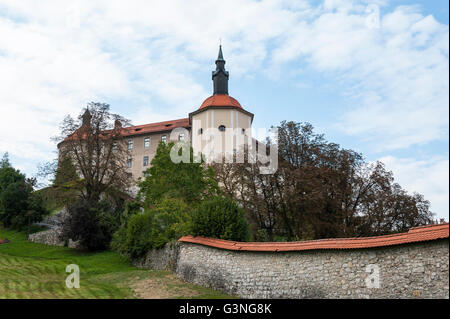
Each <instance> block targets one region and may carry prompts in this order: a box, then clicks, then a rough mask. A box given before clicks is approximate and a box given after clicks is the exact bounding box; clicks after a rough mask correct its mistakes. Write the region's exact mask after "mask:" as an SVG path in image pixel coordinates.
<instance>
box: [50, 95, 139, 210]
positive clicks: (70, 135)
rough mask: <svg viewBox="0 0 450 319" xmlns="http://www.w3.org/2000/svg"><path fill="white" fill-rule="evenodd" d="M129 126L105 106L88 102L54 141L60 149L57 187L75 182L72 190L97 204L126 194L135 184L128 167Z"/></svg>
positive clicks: (66, 120) (70, 119) (63, 127)
mask: <svg viewBox="0 0 450 319" xmlns="http://www.w3.org/2000/svg"><path fill="white" fill-rule="evenodd" d="M128 125H129V121H128V120H127V119H125V118H123V117H122V116H120V115H118V114H113V113H111V112H110V111H109V105H108V104H104V103H89V104H88V106H87V108H86V110H85V112H84V113H83V114H80V115H79V116H78V118H77V119H73V118H72V117H71V116H67V117H66V118H65V119H64V121H63V123H62V125H61V134H60V136H58V137H56V138H55V141H57V142H58V149H59V160H58V169H57V170H56V176H55V181H54V183H55V186H58V187H61V188H67V186H68V185H67V183H72V184H71V188H72V189H75V190H77V191H78V194H79V195H80V196H81V198H83V200H85V201H87V202H98V200H99V199H100V198H101V196H102V195H104V194H106V193H107V192H110V191H111V190H114V191H126V190H127V189H128V187H129V186H130V183H131V182H132V181H131V176H130V174H129V173H128V171H127V168H126V165H125V163H126V160H127V159H128V157H129V156H130V153H129V151H128V148H127V143H126V138H125V135H126V132H127V128H126V126H128ZM74 171H75V172H76V174H77V175H78V177H79V178H76V177H75V174H74Z"/></svg>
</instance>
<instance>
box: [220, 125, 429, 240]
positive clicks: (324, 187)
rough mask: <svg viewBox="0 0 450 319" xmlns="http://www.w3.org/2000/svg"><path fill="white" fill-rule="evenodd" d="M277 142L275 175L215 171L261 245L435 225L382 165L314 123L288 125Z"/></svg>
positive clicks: (425, 207) (246, 166) (232, 168)
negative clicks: (243, 211)
mask: <svg viewBox="0 0 450 319" xmlns="http://www.w3.org/2000/svg"><path fill="white" fill-rule="evenodd" d="M271 142H272V143H277V144H278V151H279V153H278V155H279V159H278V163H279V165H278V170H277V171H276V172H275V174H271V175H264V174H261V173H260V171H259V165H258V164H250V163H248V162H245V163H243V164H216V165H215V166H214V168H215V170H216V172H217V179H218V182H219V185H221V186H222V188H223V189H224V192H226V193H228V194H229V195H231V196H233V197H234V198H235V199H236V200H238V201H239V202H240V203H241V204H242V205H243V207H244V208H245V209H246V212H247V215H248V217H249V218H250V220H251V222H252V224H253V235H254V239H256V240H274V239H275V240H276V239H285V240H305V239H320V238H330V237H355V236H373V235H381V234H390V233H393V232H399V231H405V230H407V229H408V228H410V227H414V226H419V225H424V224H427V223H430V222H432V216H433V214H432V213H431V212H430V211H429V202H428V201H426V200H425V199H424V198H423V196H422V195H420V194H414V195H409V194H408V193H407V192H406V191H404V190H403V189H402V188H401V187H400V185H398V184H396V183H394V179H393V175H392V173H391V172H389V171H386V169H385V167H384V165H383V164H382V163H380V162H376V163H373V164H369V163H366V162H365V161H364V160H363V157H362V155H361V154H358V153H356V152H354V151H352V150H347V149H342V148H340V146H339V145H338V144H335V143H330V142H327V141H326V140H325V138H324V136H323V135H321V134H315V133H314V132H313V127H312V126H311V125H310V124H308V123H306V124H302V123H294V122H282V123H281V124H280V126H279V127H278V140H277V141H271ZM246 156H247V155H246ZM246 156H245V158H247V157H246Z"/></svg>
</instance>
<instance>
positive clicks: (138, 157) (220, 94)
mask: <svg viewBox="0 0 450 319" xmlns="http://www.w3.org/2000/svg"><path fill="white" fill-rule="evenodd" d="M228 80H229V73H228V71H226V70H225V60H224V58H223V54H222V47H221V46H220V47H219V55H218V57H217V60H216V70H215V71H213V72H212V81H213V95H211V96H210V97H208V98H207V99H206V100H204V101H203V103H202V104H201V105H200V107H199V108H198V109H197V110H195V111H193V112H191V113H189V114H188V117H187V118H182V119H177V120H170V121H164V122H158V123H150V124H144V125H137V126H131V127H128V128H127V129H126V131H125V132H124V134H123V135H124V136H125V137H126V139H127V143H128V150H129V153H130V157H129V158H128V159H127V163H126V165H127V169H128V170H129V172H130V173H131V174H132V177H133V179H135V180H137V179H138V178H139V177H143V176H144V175H145V171H146V170H147V169H148V168H149V166H150V162H151V160H152V158H153V157H154V156H155V154H156V149H157V147H158V144H159V142H160V141H163V142H168V141H175V142H176V141H183V140H184V141H190V143H191V145H192V147H193V150H194V153H195V154H198V153H199V152H201V153H203V154H205V156H214V154H220V155H225V156H226V155H227V154H232V152H233V151H235V150H237V149H238V148H239V146H240V145H243V144H244V143H246V141H249V140H251V125H252V121H253V114H252V113H250V112H248V111H246V110H245V109H244V108H243V107H242V106H241V104H240V103H239V102H238V101H237V100H236V99H235V98H233V97H231V96H230V95H229V94H228Z"/></svg>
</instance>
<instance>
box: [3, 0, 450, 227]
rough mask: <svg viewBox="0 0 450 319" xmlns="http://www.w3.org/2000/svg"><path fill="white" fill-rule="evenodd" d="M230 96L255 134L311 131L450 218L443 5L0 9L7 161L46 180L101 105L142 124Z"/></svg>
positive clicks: (17, 5) (44, 4) (136, 0)
mask: <svg viewBox="0 0 450 319" xmlns="http://www.w3.org/2000/svg"><path fill="white" fill-rule="evenodd" d="M219 42H221V43H222V48H223V54H224V58H225V60H226V68H227V70H228V71H229V72H230V82H229V93H230V95H231V96H233V97H234V98H236V99H237V100H238V101H239V102H240V103H241V105H242V106H243V107H244V108H245V109H246V110H248V111H250V112H252V113H254V114H255V118H254V122H253V127H256V128H269V127H270V126H272V125H277V124H279V123H280V122H281V121H283V120H292V121H296V122H309V123H311V124H312V125H313V126H314V128H315V131H316V132H317V133H323V134H325V137H326V138H327V139H328V140H329V141H331V142H336V143H339V144H340V145H341V146H342V147H343V148H348V149H353V150H355V151H358V152H361V153H362V154H363V155H364V157H365V159H366V160H367V161H369V162H373V161H377V160H380V161H382V162H383V163H385V165H386V168H387V169H389V170H391V171H392V172H393V173H394V178H395V180H396V182H398V183H399V184H400V185H402V187H404V188H405V189H406V190H407V191H408V192H409V193H411V194H412V193H414V192H418V193H421V194H423V195H424V196H425V198H426V199H428V200H429V201H430V202H431V210H432V211H433V212H435V213H436V216H437V217H438V218H445V219H446V220H447V221H448V216H449V177H448V176H449V150H448V142H449V141H448V137H449V123H448V121H449V119H448V118H449V58H448V56H449V54H448V53H449V7H448V2H447V1H443V0H435V1H426V0H416V1H414V0H413V1H405V0H392V1H389V0H371V1H363V0H360V1H356V0H355V1H347V0H324V1H312V0H311V1H307V0H296V1H287V0H269V1H265V0H262V1H252V0H227V1H223V0H221V1H212V0H210V1H183V0H179V1H170V0H166V1H148V0H128V1H113V0H108V1H106V0H105V1H102V0H98V1H93V0H90V1H84V0H80V1H76V2H75V1H72V2H70V3H69V2H66V1H60V0H54V1H53V0H39V1H33V0H28V1H27V0H21V1H16V0H0V74H1V76H0V154H3V153H4V152H8V153H9V155H10V160H11V162H12V164H13V165H14V166H15V167H17V168H19V169H20V170H21V171H23V172H24V173H26V174H27V176H33V175H35V174H36V172H37V167H38V165H39V164H41V163H45V162H48V161H50V160H52V159H54V158H55V157H56V145H55V144H54V143H53V142H52V141H51V140H50V138H51V137H52V136H55V135H57V134H58V129H59V125H60V123H61V122H62V120H63V119H64V117H65V116H66V115H68V114H70V115H72V116H77V115H78V114H79V113H80V112H81V110H82V108H84V107H86V104H87V103H88V102H91V101H95V102H104V103H108V104H110V105H111V110H112V111H113V112H116V113H119V114H121V115H123V116H124V117H126V118H129V119H131V120H132V123H133V124H135V125H138V124H145V123H151V122H157V121H162V120H171V119H177V118H185V117H187V116H188V113H189V112H192V111H194V110H196V109H198V107H199V106H200V105H201V103H202V102H203V100H204V99H206V98H207V97H208V96H210V95H211V94H212V81H211V71H212V70H213V69H214V68H215V65H214V61H215V59H216V57H217V53H218V46H219Z"/></svg>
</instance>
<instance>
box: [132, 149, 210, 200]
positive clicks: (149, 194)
mask: <svg viewBox="0 0 450 319" xmlns="http://www.w3.org/2000/svg"><path fill="white" fill-rule="evenodd" d="M173 146H174V143H173V142H171V143H168V144H167V145H166V144H165V143H163V142H160V143H159V145H158V149H157V151H156V154H155V157H154V158H153V159H152V161H151V167H150V168H149V169H148V170H147V177H146V178H145V179H144V180H143V181H142V182H141V183H140V184H139V187H140V192H139V197H140V198H143V199H144V201H145V203H146V206H148V205H154V204H156V203H158V202H159V201H161V200H162V199H163V198H164V197H170V198H179V199H182V200H183V201H185V202H186V203H187V204H188V205H195V204H196V203H198V202H199V201H201V200H202V199H203V198H206V197H209V196H212V195H215V194H217V193H218V191H219V187H218V185H217V182H216V181H215V179H214V171H213V170H212V169H211V168H210V167H206V166H205V164H204V163H184V162H180V163H174V162H173V161H172V159H171V157H170V150H171V149H172V147H173ZM188 149H189V150H190V154H191V156H192V155H193V151H192V148H190V147H189V148H188ZM191 158H192V157H191Z"/></svg>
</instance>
